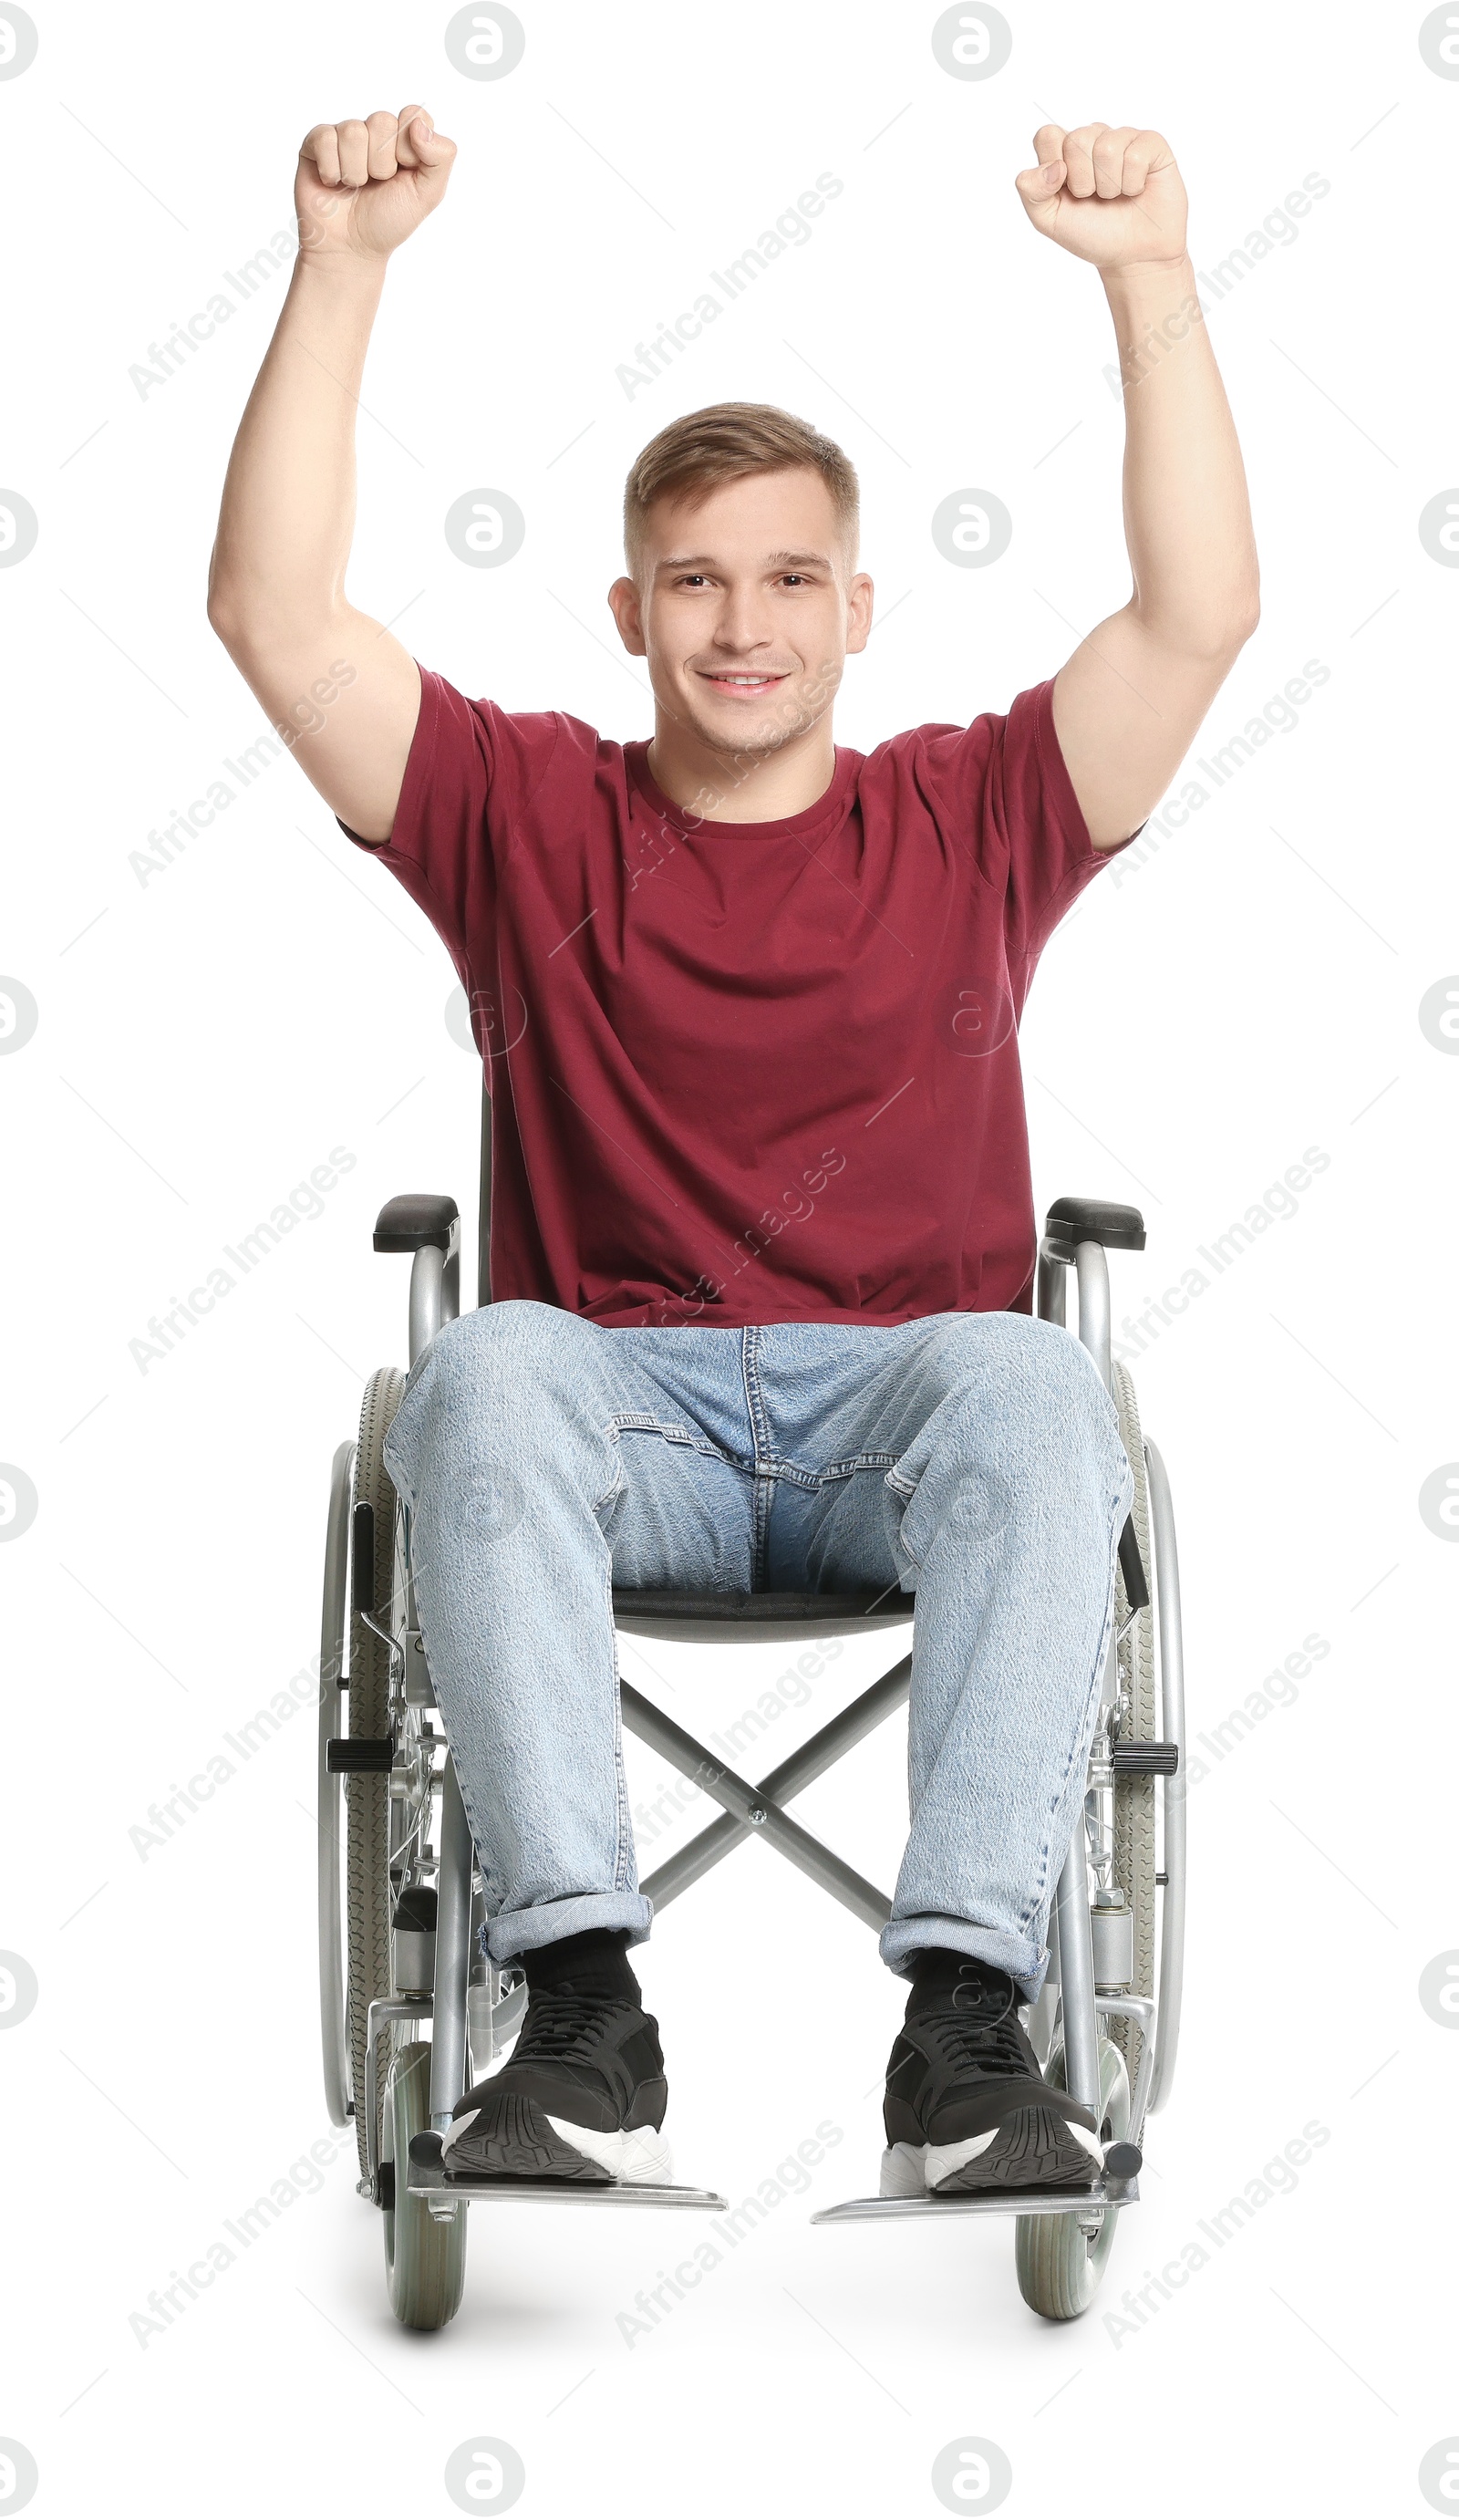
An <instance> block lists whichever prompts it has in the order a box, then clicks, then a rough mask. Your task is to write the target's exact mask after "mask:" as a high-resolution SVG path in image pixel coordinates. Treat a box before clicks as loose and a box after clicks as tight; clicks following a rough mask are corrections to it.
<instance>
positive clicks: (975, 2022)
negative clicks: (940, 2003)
mask: <svg viewBox="0 0 1459 2520" xmlns="http://www.w3.org/2000/svg"><path fill="white" fill-rule="evenodd" d="M937 2036H938V2045H939V2046H940V2047H941V2048H942V2050H943V2052H944V2054H945V2055H946V2056H947V2058H948V2060H949V2062H950V2063H951V2064H953V2065H955V2066H958V2067H960V2068H964V2069H967V2070H970V2071H972V2072H975V2073H980V2074H992V2073H998V2072H1001V2071H1003V2070H1004V2069H1005V2068H1006V2069H1007V2070H1008V2071H1009V2072H1010V2073H1014V2074H1027V2073H1028V2070H1029V2060H1028V2057H1027V2056H1026V2055H1025V2053H1024V2050H1023V2046H1022V2043H1021V2041H1020V2039H1019V2036H1018V2029H1017V2025H1016V2023H1014V2022H1013V2021H1010V2020H1009V2019H1007V2018H1006V2017H1005V2018H1004V2019H1003V2020H1001V2021H987V2020H983V2019H980V2017H979V2016H978V2015H977V2014H976V2013H967V2012H960V2011H957V2010H955V2009H954V2008H953V2007H952V2006H951V2004H950V2005H949V2006H948V2008H947V2010H946V2011H943V2012H939V2013H938V2015H937Z"/></svg>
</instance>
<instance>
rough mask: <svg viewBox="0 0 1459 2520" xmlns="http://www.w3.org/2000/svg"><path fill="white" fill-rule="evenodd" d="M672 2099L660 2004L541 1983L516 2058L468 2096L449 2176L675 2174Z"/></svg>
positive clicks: (655, 2181) (456, 2126) (663, 2178)
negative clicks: (668, 2125) (665, 2127)
mask: <svg viewBox="0 0 1459 2520" xmlns="http://www.w3.org/2000/svg"><path fill="white" fill-rule="evenodd" d="M668 2101H669V2086H668V2084H667V2082H666V2081H665V2079H664V2057H663V2050H662V2048H660V2046H659V2041H658V2023H657V2022H656V2020H655V2019H654V2017H653V2015H652V2013H650V2012H644V2011H642V2010H641V2008H640V2006H639V2005H638V2004H637V2003H630V2002H628V2001H627V2000H626V1999H625V1998H623V1997H621V1996H615V1995H607V1994H600V1993H597V1992H591V1991H589V1990H588V1989H586V1988H583V1989H579V1988H575V1987H561V1988H556V1987H543V1988H538V1989H537V1990H536V1991H535V1992H534V1993H533V1995H532V1996H531V1998H530V1999H529V2002H528V2004H527V2009H526V2012H525V2014H524V2015H523V2017H522V2026H521V2029H520V2030H519V2031H518V2033H517V2039H516V2045H515V2047H514V2048H513V2049H512V2051H511V2055H510V2057H509V2058H508V2062H507V2063H506V2064H505V2065H503V2066H501V2067H500V2068H499V2070H498V2071H497V2072H496V2073H495V2074H492V2075H490V2076H489V2077H488V2079H487V2081H486V2082H484V2083H478V2084H477V2085H476V2086H475V2089H474V2090H473V2091H469V2092H467V2093H466V2095H465V2097H464V2099H463V2100H459V2101H458V2102H457V2105H456V2108H455V2110H454V2112H453V2115H452V2121H451V2125H450V2127H449V2128H448V2130H447V2132H446V2137H445V2140H444V2142H443V2144H442V2148H441V2157H442V2162H443V2166H444V2168H445V2170H446V2173H447V2176H448V2177H462V2178H471V2179H564V2180H587V2181H592V2182H593V2183H596V2184H597V2185H599V2186H601V2185H606V2184H610V2183H612V2182H613V2181H615V2180H630V2181H635V2182H640V2183H645V2184H648V2185H652V2186H667V2185H668V2183H669V2182H670V2179H671V2178H672V2175H673V2164H672V2159H671V2156H670V2151H669V2146H668V2144H667V2143H666V2142H665V2140H664V2138H663V2137H662V2135H661V2134H660V2133H659V2129H660V2127H661V2126H662V2124H663V2119H664V2111H665V2109H666V2108H667V2106H668Z"/></svg>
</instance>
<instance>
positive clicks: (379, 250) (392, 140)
mask: <svg viewBox="0 0 1459 2520" xmlns="http://www.w3.org/2000/svg"><path fill="white" fill-rule="evenodd" d="M455 158H456V143H455V141H454V140H448V139H447V138H446V137H445V135H444V133H442V132H439V131H437V130H436V128H435V126H434V124H433V123H432V121H431V118H430V115H429V114H428V113H427V112H426V111H425V108H424V107H423V106H420V105H408V106H406V107H405V108H404V110H403V111H402V112H400V113H372V114H370V115H369V116H367V118H366V120H365V121H364V122H320V123H316V125H315V127H314V129H313V130H312V131H311V132H310V134H309V137H308V139H307V140H306V141H305V143H304V145H303V148H302V149H301V150H300V151H299V169H298V173H297V175H296V176H295V178H294V188H293V203H294V209H295V211H296V213H297V216H298V222H299V258H300V260H301V261H306V262H309V261H313V262H322V261H326V260H332V259H333V257H334V256H335V255H337V254H341V253H355V254H367V255H377V256H378V257H379V258H380V259H381V260H383V259H384V257H385V256H386V255H387V254H391V253H393V252H394V250H395V248H396V247H397V246H398V245H403V244H404V243H405V240H406V238H407V237H408V236H410V235H411V234H412V233H413V232H414V230H415V229H417V228H418V227H419V226H420V222H421V220H422V219H423V218H426V217H427V216H428V215H429V213H430V212H431V211H432V210H433V209H434V208H435V206H436V203H438V202H439V201H440V199H441V196H442V195H443V193H444V192H445V190H446V185H447V182H448V180H449V177H450V174H451V168H452V164H453V162H454V160H455Z"/></svg>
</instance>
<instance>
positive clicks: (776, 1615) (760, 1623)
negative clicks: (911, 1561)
mask: <svg viewBox="0 0 1459 2520" xmlns="http://www.w3.org/2000/svg"><path fill="white" fill-rule="evenodd" d="M912 1607H913V1604H912V1597H911V1595H910V1594H909V1593H899V1592H897V1591H896V1590H895V1589H893V1590H891V1591H888V1590H886V1589H885V1588H884V1589H883V1590H882V1591H881V1592H879V1593H865V1592H862V1593H729V1592H724V1593H688V1592H675V1591H673V1590H669V1591H659V1592H640V1591H632V1590H629V1589H628V1588H627V1587H624V1586H619V1585H616V1584H615V1585H614V1587H613V1621H614V1625H615V1626H616V1627H619V1628H623V1629H626V1630H627V1632H628V1634H629V1635H630V1636H635V1635H644V1636H661V1637H670V1638H679V1639H681V1640H683V1641H684V1642H686V1643H688V1642H692V1641H694V1640H696V1639H703V1640H705V1641H706V1642H708V1641H712V1640H713V1637H714V1633H715V1631H716V1629H720V1630H723V1631H724V1632H725V1633H726V1634H728V1635H733V1634H738V1635H741V1636H742V1635H743V1633H744V1631H745V1630H746V1628H749V1629H752V1630H753V1632H754V1633H755V1635H756V1636H758V1637H761V1638H763V1639H765V1640H766V1641H767V1642H769V1641H771V1640H773V1639H785V1638H789V1637H796V1636H800V1635H802V1634H805V1633H808V1632H811V1631H814V1630H819V1631H820V1632H822V1633H827V1632H828V1633H831V1634H836V1635H841V1636H850V1635H853V1634H854V1633H855V1632H856V1631H857V1630H858V1629H859V1628H888V1627H895V1626H897V1625H899V1624H901V1623H904V1622H906V1620H908V1619H910V1617H911V1615H912Z"/></svg>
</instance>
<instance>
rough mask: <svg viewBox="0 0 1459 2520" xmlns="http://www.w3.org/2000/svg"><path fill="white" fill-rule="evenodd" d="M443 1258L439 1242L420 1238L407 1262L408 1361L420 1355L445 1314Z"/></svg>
mask: <svg viewBox="0 0 1459 2520" xmlns="http://www.w3.org/2000/svg"><path fill="white" fill-rule="evenodd" d="M446 1260H447V1255H446V1253H445V1252H444V1251H443V1250H442V1249H441V1247H440V1245H439V1243H436V1242H422V1243H421V1245H420V1250H419V1251H418V1252H417V1254H416V1256H415V1258H414V1260H413V1261H412V1262H411V1314H410V1356H411V1363H412V1365H414V1364H415V1363H416V1360H417V1358H418V1357H421V1356H423V1355H424V1353H425V1351H426V1349H427V1348H428V1347H429V1345H430V1342H431V1340H432V1339H433V1338H434V1337H435V1334H436V1332H437V1330H438V1329H439V1328H440V1327H441V1323H442V1321H443V1320H444V1318H445V1280H446Z"/></svg>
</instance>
